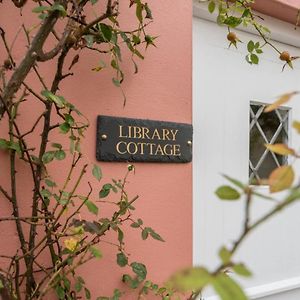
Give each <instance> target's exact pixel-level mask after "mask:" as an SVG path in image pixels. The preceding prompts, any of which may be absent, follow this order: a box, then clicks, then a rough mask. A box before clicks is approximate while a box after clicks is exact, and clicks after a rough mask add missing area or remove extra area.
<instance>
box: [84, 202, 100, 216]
mask: <svg viewBox="0 0 300 300" xmlns="http://www.w3.org/2000/svg"><path fill="white" fill-rule="evenodd" d="M84 204H85V205H86V207H87V208H88V210H89V212H91V213H93V214H94V215H97V214H98V211H99V208H98V206H97V205H96V204H95V203H93V202H92V201H90V200H86V201H85V202H84Z"/></svg>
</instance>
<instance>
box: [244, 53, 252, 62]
mask: <svg viewBox="0 0 300 300" xmlns="http://www.w3.org/2000/svg"><path fill="white" fill-rule="evenodd" d="M245 58H246V61H247V63H249V64H250V65H252V60H251V54H248V55H246V57H245Z"/></svg>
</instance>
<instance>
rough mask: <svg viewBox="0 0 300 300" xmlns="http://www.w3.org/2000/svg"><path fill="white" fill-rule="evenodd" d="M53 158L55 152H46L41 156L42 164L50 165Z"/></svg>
mask: <svg viewBox="0 0 300 300" xmlns="http://www.w3.org/2000/svg"><path fill="white" fill-rule="evenodd" d="M54 156H55V151H48V152H45V153H44V154H43V157H42V161H43V163H44V164H48V163H50V162H51V161H52V160H53V159H54Z"/></svg>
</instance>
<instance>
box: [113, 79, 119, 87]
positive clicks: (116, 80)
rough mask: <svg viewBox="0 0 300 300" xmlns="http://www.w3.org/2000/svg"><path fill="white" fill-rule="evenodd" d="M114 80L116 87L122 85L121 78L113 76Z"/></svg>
mask: <svg viewBox="0 0 300 300" xmlns="http://www.w3.org/2000/svg"><path fill="white" fill-rule="evenodd" d="M112 82H113V84H114V85H115V86H116V87H120V86H121V82H120V80H119V79H117V78H113V79H112Z"/></svg>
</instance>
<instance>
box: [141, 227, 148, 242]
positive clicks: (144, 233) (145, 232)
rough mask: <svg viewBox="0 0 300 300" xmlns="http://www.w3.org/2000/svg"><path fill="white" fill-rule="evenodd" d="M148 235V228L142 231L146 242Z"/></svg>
mask: <svg viewBox="0 0 300 300" xmlns="http://www.w3.org/2000/svg"><path fill="white" fill-rule="evenodd" d="M148 235H149V231H148V229H147V228H145V229H143V231H142V239H143V240H146V239H147V238H148Z"/></svg>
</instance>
